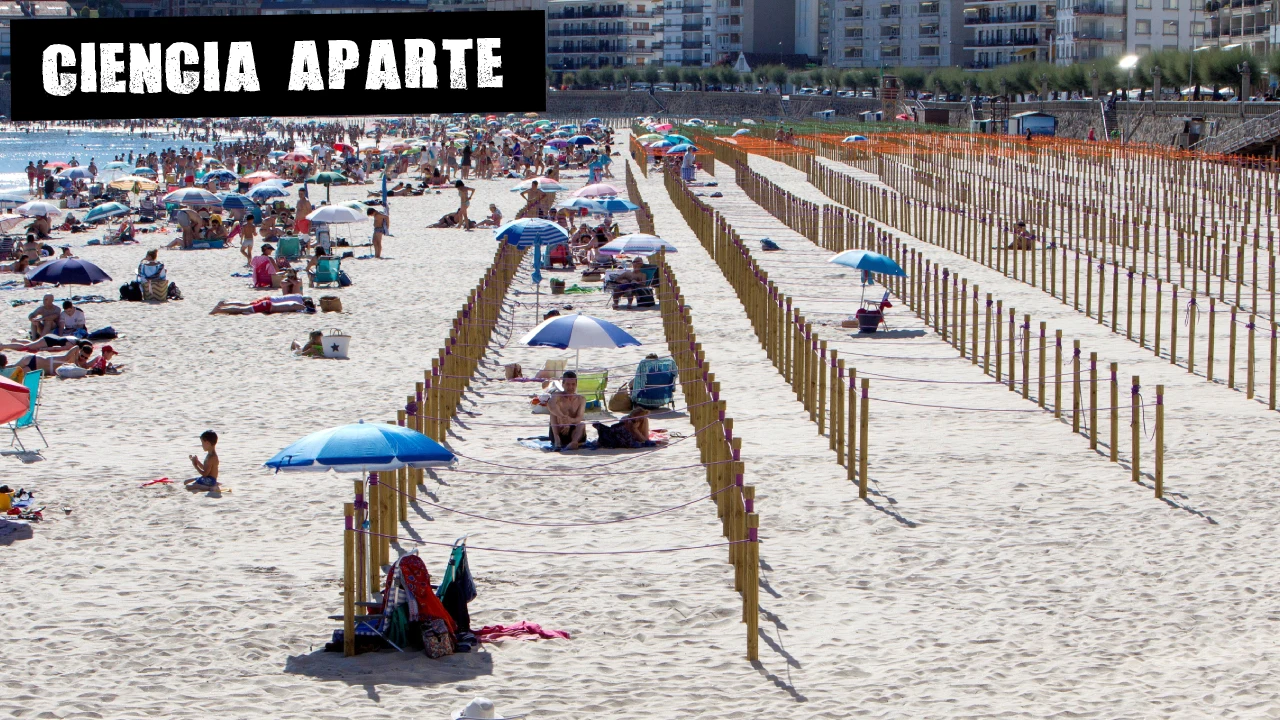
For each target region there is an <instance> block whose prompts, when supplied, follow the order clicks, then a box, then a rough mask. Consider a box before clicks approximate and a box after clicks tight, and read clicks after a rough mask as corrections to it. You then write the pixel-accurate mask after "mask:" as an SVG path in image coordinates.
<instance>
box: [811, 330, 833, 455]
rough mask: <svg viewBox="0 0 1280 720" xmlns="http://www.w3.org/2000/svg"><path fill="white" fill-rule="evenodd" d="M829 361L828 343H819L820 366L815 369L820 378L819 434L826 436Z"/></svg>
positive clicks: (821, 341) (824, 341)
mask: <svg viewBox="0 0 1280 720" xmlns="http://www.w3.org/2000/svg"><path fill="white" fill-rule="evenodd" d="M829 365H830V363H828V361H827V341H826V340H819V341H818V365H817V367H816V368H814V371H815V374H817V376H818V434H819V435H825V434H826V432H827V373H828V372H829Z"/></svg>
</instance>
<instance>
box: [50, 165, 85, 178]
mask: <svg viewBox="0 0 1280 720" xmlns="http://www.w3.org/2000/svg"><path fill="white" fill-rule="evenodd" d="M92 178H93V173H91V172H89V168H87V167H84V166H78V167H71V168H67V169H66V170H63V171H62V172H60V173H58V179H59V180H90V179H92Z"/></svg>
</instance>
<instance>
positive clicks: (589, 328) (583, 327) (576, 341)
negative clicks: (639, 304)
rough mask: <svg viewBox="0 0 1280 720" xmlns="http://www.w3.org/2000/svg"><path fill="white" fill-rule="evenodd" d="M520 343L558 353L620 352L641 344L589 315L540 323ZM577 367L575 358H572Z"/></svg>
mask: <svg viewBox="0 0 1280 720" xmlns="http://www.w3.org/2000/svg"><path fill="white" fill-rule="evenodd" d="M520 342H522V343H524V344H525V345H528V346H530V347H552V348H558V349H560V350H576V351H579V352H581V350H582V348H620V347H633V346H636V345H640V344H641V343H640V341H639V340H637V339H635V338H633V337H631V334H630V333H628V332H627V331H626V330H623V329H622V328H620V327H618V326H617V325H614V324H613V323H611V322H609V321H608V320H601V319H600V318H596V317H591V316H590V315H582V314H577V315H559V316H557V317H553V318H551V319H550V320H544V321H542V322H541V323H540V324H539V325H538V326H537V327H535V328H534V329H532V330H530V331H529V333H528V334H527V335H525V336H524V337H522V338H520ZM573 364H574V367H577V365H578V361H577V357H576V356H575V358H574V363H573Z"/></svg>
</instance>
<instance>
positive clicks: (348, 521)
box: [342, 503, 356, 657]
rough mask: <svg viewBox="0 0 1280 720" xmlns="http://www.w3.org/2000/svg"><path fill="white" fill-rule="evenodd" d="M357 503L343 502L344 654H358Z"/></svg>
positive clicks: (348, 655) (347, 655)
mask: <svg viewBox="0 0 1280 720" xmlns="http://www.w3.org/2000/svg"><path fill="white" fill-rule="evenodd" d="M355 514H356V506H355V503H343V505H342V515H343V518H342V519H343V522H344V523H345V524H344V527H343V531H342V654H343V656H345V657H351V656H353V655H355V654H356V577H355V576H356V528H355Z"/></svg>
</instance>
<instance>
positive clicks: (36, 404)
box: [9, 370, 49, 452]
mask: <svg viewBox="0 0 1280 720" xmlns="http://www.w3.org/2000/svg"><path fill="white" fill-rule="evenodd" d="M43 376H44V371H43V370H37V371H35V372H29V373H27V374H26V376H24V377H23V378H22V384H23V385H25V386H27V390H28V391H30V393H31V407H30V409H28V410H27V414H26V415H23V416H22V417H20V418H18V419H17V420H14V421H13V422H11V423H9V429H10V430H11V431H13V442H12V443H10V446H11V447H17V448H18V449H19V450H21V451H22V452H26V451H27V448H26V446H25V445H23V444H22V438H20V437H18V431H19V430H26V429H28V428H35V431H36V433H37V434H38V435H39V436H40V442H42V443H44V446H45V447H49V441H48V440H45V439H44V432H43V431H41V430H40V423H39V421H37V419H36V416H37V414H38V413H39V410H40V379H41V378H42V377H43Z"/></svg>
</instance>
